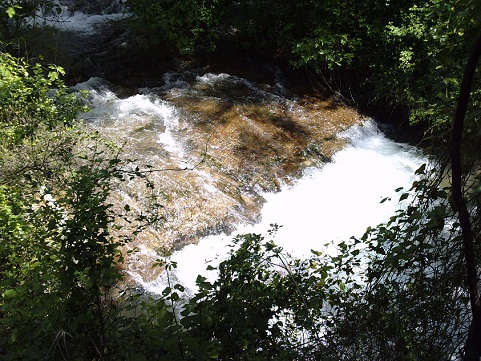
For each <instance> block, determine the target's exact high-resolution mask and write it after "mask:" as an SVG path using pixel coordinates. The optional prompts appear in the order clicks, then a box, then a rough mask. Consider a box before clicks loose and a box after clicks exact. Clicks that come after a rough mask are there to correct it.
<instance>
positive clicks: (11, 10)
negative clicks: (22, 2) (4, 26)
mask: <svg viewBox="0 0 481 361" xmlns="http://www.w3.org/2000/svg"><path fill="white" fill-rule="evenodd" d="M15 8H18V5H17V6H15V5H14V6H10V7H9V8H7V10H6V11H5V12H6V13H7V15H8V17H9V18H10V19H11V18H13V17H14V16H15V14H16V11H15Z"/></svg>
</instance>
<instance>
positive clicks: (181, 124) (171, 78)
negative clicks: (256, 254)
mask: <svg viewBox="0 0 481 361" xmlns="http://www.w3.org/2000/svg"><path fill="white" fill-rule="evenodd" d="M82 16H83V14H81V13H77V14H76V15H75V16H73V17H72V18H71V19H70V20H71V21H70V23H69V26H71V27H72V29H76V31H77V32H84V33H89V32H91V31H92V29H96V26H97V25H96V24H102V23H103V22H104V20H108V18H109V17H114V18H115V17H116V16H120V15H118V14H117V15H116V14H111V15H103V16H101V17H98V18H94V17H87V18H86V19H88V20H85V19H84V20H82V19H83V18H82ZM271 70H272V69H271ZM271 70H267V69H266V71H271ZM272 78H274V77H272ZM162 84H163V85H162V86H160V87H156V88H141V89H127V88H121V87H119V86H115V85H113V84H110V83H108V82H106V81H104V80H103V79H100V78H91V79H90V80H88V81H87V82H84V83H80V84H78V85H77V86H75V87H74V89H76V90H81V89H86V90H89V91H90V106H91V111H90V112H89V113H86V114H84V115H82V119H84V121H85V122H87V123H88V124H90V125H92V126H93V127H96V128H97V129H99V130H100V131H101V132H102V133H103V134H105V135H106V136H108V137H109V138H110V139H111V140H112V141H114V142H116V143H117V144H118V145H119V146H120V147H121V148H122V150H123V157H125V158H126V159H133V160H134V164H135V165H134V166H138V167H139V169H140V170H142V171H145V174H146V175H147V178H148V180H149V181H150V182H151V184H153V185H154V187H153V188H149V187H146V184H145V182H143V181H139V180H132V181H130V182H128V183H126V184H124V185H123V186H122V188H121V189H120V190H119V193H118V195H117V197H118V198H117V199H116V200H117V202H118V203H119V204H121V205H123V204H128V205H129V206H130V208H131V209H133V210H134V211H136V212H138V213H139V214H140V213H143V212H150V213H155V214H156V215H157V216H158V217H160V219H161V221H160V222H157V223H155V224H152V225H151V226H150V227H148V228H146V229H144V230H143V231H142V232H141V233H140V234H139V235H138V236H137V237H136V239H135V240H134V241H133V242H132V243H131V244H130V245H129V246H128V247H127V248H130V249H137V250H138V252H135V253H133V254H132V255H130V256H128V262H127V266H126V272H127V274H129V275H130V276H131V280H133V281H134V282H135V283H136V284H140V285H142V286H143V287H144V288H145V289H147V290H150V291H152V292H160V291H161V290H162V288H163V287H164V284H165V274H164V273H162V270H161V269H160V268H158V267H157V268H154V269H153V268H152V264H153V263H155V261H156V260H157V259H158V258H159V257H161V256H164V255H170V254H171V256H170V257H171V259H172V260H173V261H176V262H177V263H178V268H177V270H176V271H175V273H174V274H171V277H174V278H177V280H178V281H180V282H181V283H183V284H184V285H186V286H187V287H188V288H190V289H194V288H195V283H194V281H195V278H196V275H197V274H199V273H204V274H206V271H205V268H206V267H207V262H209V261H210V262H213V265H215V264H216V263H218V262H219V261H221V260H222V259H224V258H225V257H226V254H227V252H228V250H229V249H230V247H228V244H229V243H230V241H231V239H232V237H233V236H234V235H235V234H237V233H248V232H256V233H263V234H266V232H267V230H268V229H269V228H270V225H271V224H274V223H275V224H278V225H280V226H282V227H281V228H280V229H279V230H278V232H277V235H276V237H275V241H276V243H277V244H279V245H281V246H282V247H284V249H285V250H286V251H287V252H289V253H291V254H292V255H294V256H297V257H306V256H308V255H309V254H310V250H311V249H315V250H323V251H328V252H330V251H332V249H333V246H332V245H331V246H326V244H327V243H329V242H331V241H333V243H334V244H335V243H336V242H338V241H340V240H345V239H348V238H349V237H351V236H360V235H362V233H363V232H364V230H365V229H366V228H367V227H368V226H374V225H376V224H378V223H380V222H383V221H385V220H387V219H388V217H389V216H390V215H392V214H393V212H394V210H395V207H396V206H397V199H398V196H397V195H396V193H395V191H394V189H396V188H398V187H401V186H402V187H407V188H409V187H410V185H411V183H412V181H413V179H414V171H415V170H416V169H417V168H418V167H419V166H420V165H421V164H422V163H423V162H426V159H425V158H424V157H423V156H422V154H421V153H420V152H419V151H418V150H416V149H415V148H414V147H411V146H408V145H405V144H399V143H396V142H393V141H392V140H389V139H388V138H386V136H385V135H384V134H383V133H382V132H381V131H380V130H379V129H378V126H377V125H376V123H375V122H374V121H372V120H370V119H364V118H363V117H362V116H360V115H359V114H358V113H357V112H356V111H355V110H353V109H350V108H348V107H345V106H341V105H340V104H338V103H337V102H335V101H334V100H332V99H325V98H322V97H317V96H296V95H295V94H291V93H290V91H289V89H287V88H286V87H285V86H284V85H283V84H282V82H280V81H274V82H272V83H255V82H252V81H249V80H248V79H244V78H241V77H238V76H234V75H230V74H226V73H222V72H218V73H216V72H212V73H208V72H205V71H203V72H202V71H198V70H192V71H188V70H186V71H182V72H172V73H166V74H165V75H164V78H163V81H162ZM385 197H389V198H392V200H390V201H387V202H384V203H382V204H381V203H380V201H381V199H383V198H385ZM159 205H160V207H159ZM126 250H127V249H126ZM206 275H207V274H206ZM210 276H211V277H214V276H215V273H213V274H212V272H211V275H210Z"/></svg>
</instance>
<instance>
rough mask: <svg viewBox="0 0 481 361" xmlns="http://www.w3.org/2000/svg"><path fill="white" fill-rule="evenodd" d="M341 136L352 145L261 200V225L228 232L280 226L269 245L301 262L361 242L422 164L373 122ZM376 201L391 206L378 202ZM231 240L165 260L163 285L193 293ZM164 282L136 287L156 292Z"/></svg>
mask: <svg viewBox="0 0 481 361" xmlns="http://www.w3.org/2000/svg"><path fill="white" fill-rule="evenodd" d="M342 136H344V137H346V138H348V139H350V140H351V142H352V144H351V145H350V146H348V147H347V148H346V149H344V150H342V151H340V152H338V153H337V154H336V155H335V156H334V158H333V162H332V163H329V164H327V165H325V166H324V167H323V168H322V169H310V170H309V171H307V172H306V174H305V176H304V177H303V178H302V179H301V180H300V181H299V182H297V184H295V185H294V186H293V187H290V188H285V189H283V190H282V191H281V192H279V193H277V194H265V198H266V200H267V203H266V204H265V206H264V208H263V210H262V221H261V222H260V223H259V224H257V225H254V226H242V227H240V228H239V229H238V230H237V232H236V233H238V234H243V233H250V232H255V233H262V234H264V235H267V230H268V229H269V228H270V224H272V223H276V224H278V225H281V226H282V227H281V228H280V229H279V230H278V232H277V235H276V237H275V239H274V241H275V242H276V243H277V244H278V245H280V246H282V247H283V248H284V249H285V250H286V251H287V252H289V253H290V254H292V255H294V256H296V257H301V258H304V257H308V256H309V255H310V253H311V252H310V251H311V249H314V250H323V251H328V252H329V251H332V249H331V250H326V249H324V244H326V243H328V242H330V241H331V240H334V241H340V240H347V239H349V238H350V237H351V236H361V235H362V234H363V233H364V231H365V230H366V228H367V227H368V226H375V225H377V224H378V223H381V222H384V221H386V220H387V219H388V218H389V217H390V216H391V215H392V214H393V212H394V210H395V208H396V206H397V199H398V198H399V196H398V195H397V193H396V192H395V191H394V190H395V189H396V188H398V187H400V186H403V187H408V188H409V187H410V185H411V183H412V182H413V180H414V172H415V170H416V169H417V168H418V167H419V166H420V165H421V164H423V163H424V162H426V161H427V160H426V159H425V158H424V157H423V156H422V155H421V154H420V153H419V152H418V151H416V150H415V148H412V147H409V146H406V145H402V144H398V143H395V142H393V141H391V140H389V139H387V138H386V137H385V136H384V135H383V134H382V133H380V132H379V131H378V129H377V127H376V126H375V124H374V123H373V122H368V123H366V125H365V127H357V128H353V129H350V130H349V131H348V132H346V133H344V134H343V135H342ZM384 197H392V201H387V202H384V203H382V204H381V203H380V201H381V200H382V199H383V198H384ZM231 239H232V236H227V235H225V234H223V235H219V236H209V237H206V238H204V239H202V240H201V241H200V242H199V244H198V245H189V246H186V247H185V248H183V249H182V250H180V251H178V252H176V253H174V254H173V255H172V257H171V259H172V260H173V261H175V262H177V264H178V268H177V269H176V270H175V271H173V272H172V273H171V275H170V276H171V278H172V277H173V279H174V280H175V281H178V282H180V283H182V284H183V285H184V286H186V287H187V288H190V289H192V290H195V279H196V277H197V275H198V274H202V275H203V276H205V277H208V278H210V279H211V280H213V279H214V278H215V276H216V272H215V271H206V270H205V268H206V267H207V265H208V264H211V265H213V266H216V265H217V264H218V263H219V262H220V261H222V260H224V259H225V258H226V257H227V254H228V252H229V250H230V249H231V247H230V241H231ZM164 285H165V275H163V276H161V277H160V278H159V279H158V280H156V281H154V282H151V283H144V284H143V286H144V287H145V288H146V289H147V290H149V291H152V292H159V291H161V290H162V288H163V287H165V286H164Z"/></svg>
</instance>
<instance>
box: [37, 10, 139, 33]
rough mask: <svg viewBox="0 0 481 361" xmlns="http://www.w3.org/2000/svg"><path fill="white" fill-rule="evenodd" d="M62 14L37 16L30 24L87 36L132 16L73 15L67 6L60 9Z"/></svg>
mask: <svg viewBox="0 0 481 361" xmlns="http://www.w3.org/2000/svg"><path fill="white" fill-rule="evenodd" d="M58 8H59V9H60V13H56V11H55V10H54V13H53V14H40V13H39V14H37V15H36V17H35V18H33V19H29V20H28V22H29V24H35V25H40V26H43V25H48V26H52V27H54V28H57V29H59V30H65V31H74V32H78V33H83V34H85V35H92V34H95V32H96V31H97V28H98V26H99V25H101V24H104V23H106V22H109V21H115V20H120V19H122V18H125V17H129V16H130V15H129V14H127V13H116V14H84V13H82V12H81V11H75V12H74V13H72V12H71V11H70V10H69V9H68V7H67V6H64V5H61V6H59V7H58Z"/></svg>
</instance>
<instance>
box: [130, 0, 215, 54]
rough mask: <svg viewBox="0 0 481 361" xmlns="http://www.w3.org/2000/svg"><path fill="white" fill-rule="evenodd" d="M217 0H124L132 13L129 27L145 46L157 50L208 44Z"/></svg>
mask: <svg viewBox="0 0 481 361" xmlns="http://www.w3.org/2000/svg"><path fill="white" fill-rule="evenodd" d="M219 2H220V1H219V0H211V1H199V0H188V1H182V2H179V1H173V0H156V1H143V0H139V1H137V0H132V1H131V0H127V1H126V5H127V7H128V9H129V10H130V11H131V12H132V13H133V15H134V16H133V28H134V29H135V31H136V32H137V33H138V34H141V36H142V39H143V41H144V42H146V46H149V47H155V49H156V51H159V52H160V53H167V54H169V53H172V52H174V53H175V52H176V50H179V49H180V50H188V49H192V48H193V46H194V43H195V42H198V41H202V42H204V43H206V44H207V45H210V41H211V38H210V37H211V36H212V35H214V34H211V33H209V32H208V31H209V30H211V29H212V28H213V27H214V26H215V24H216V23H215V22H216V21H218V19H216V18H215V17H214V13H213V12H214V10H215V9H216V7H217V6H218V4H219Z"/></svg>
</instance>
